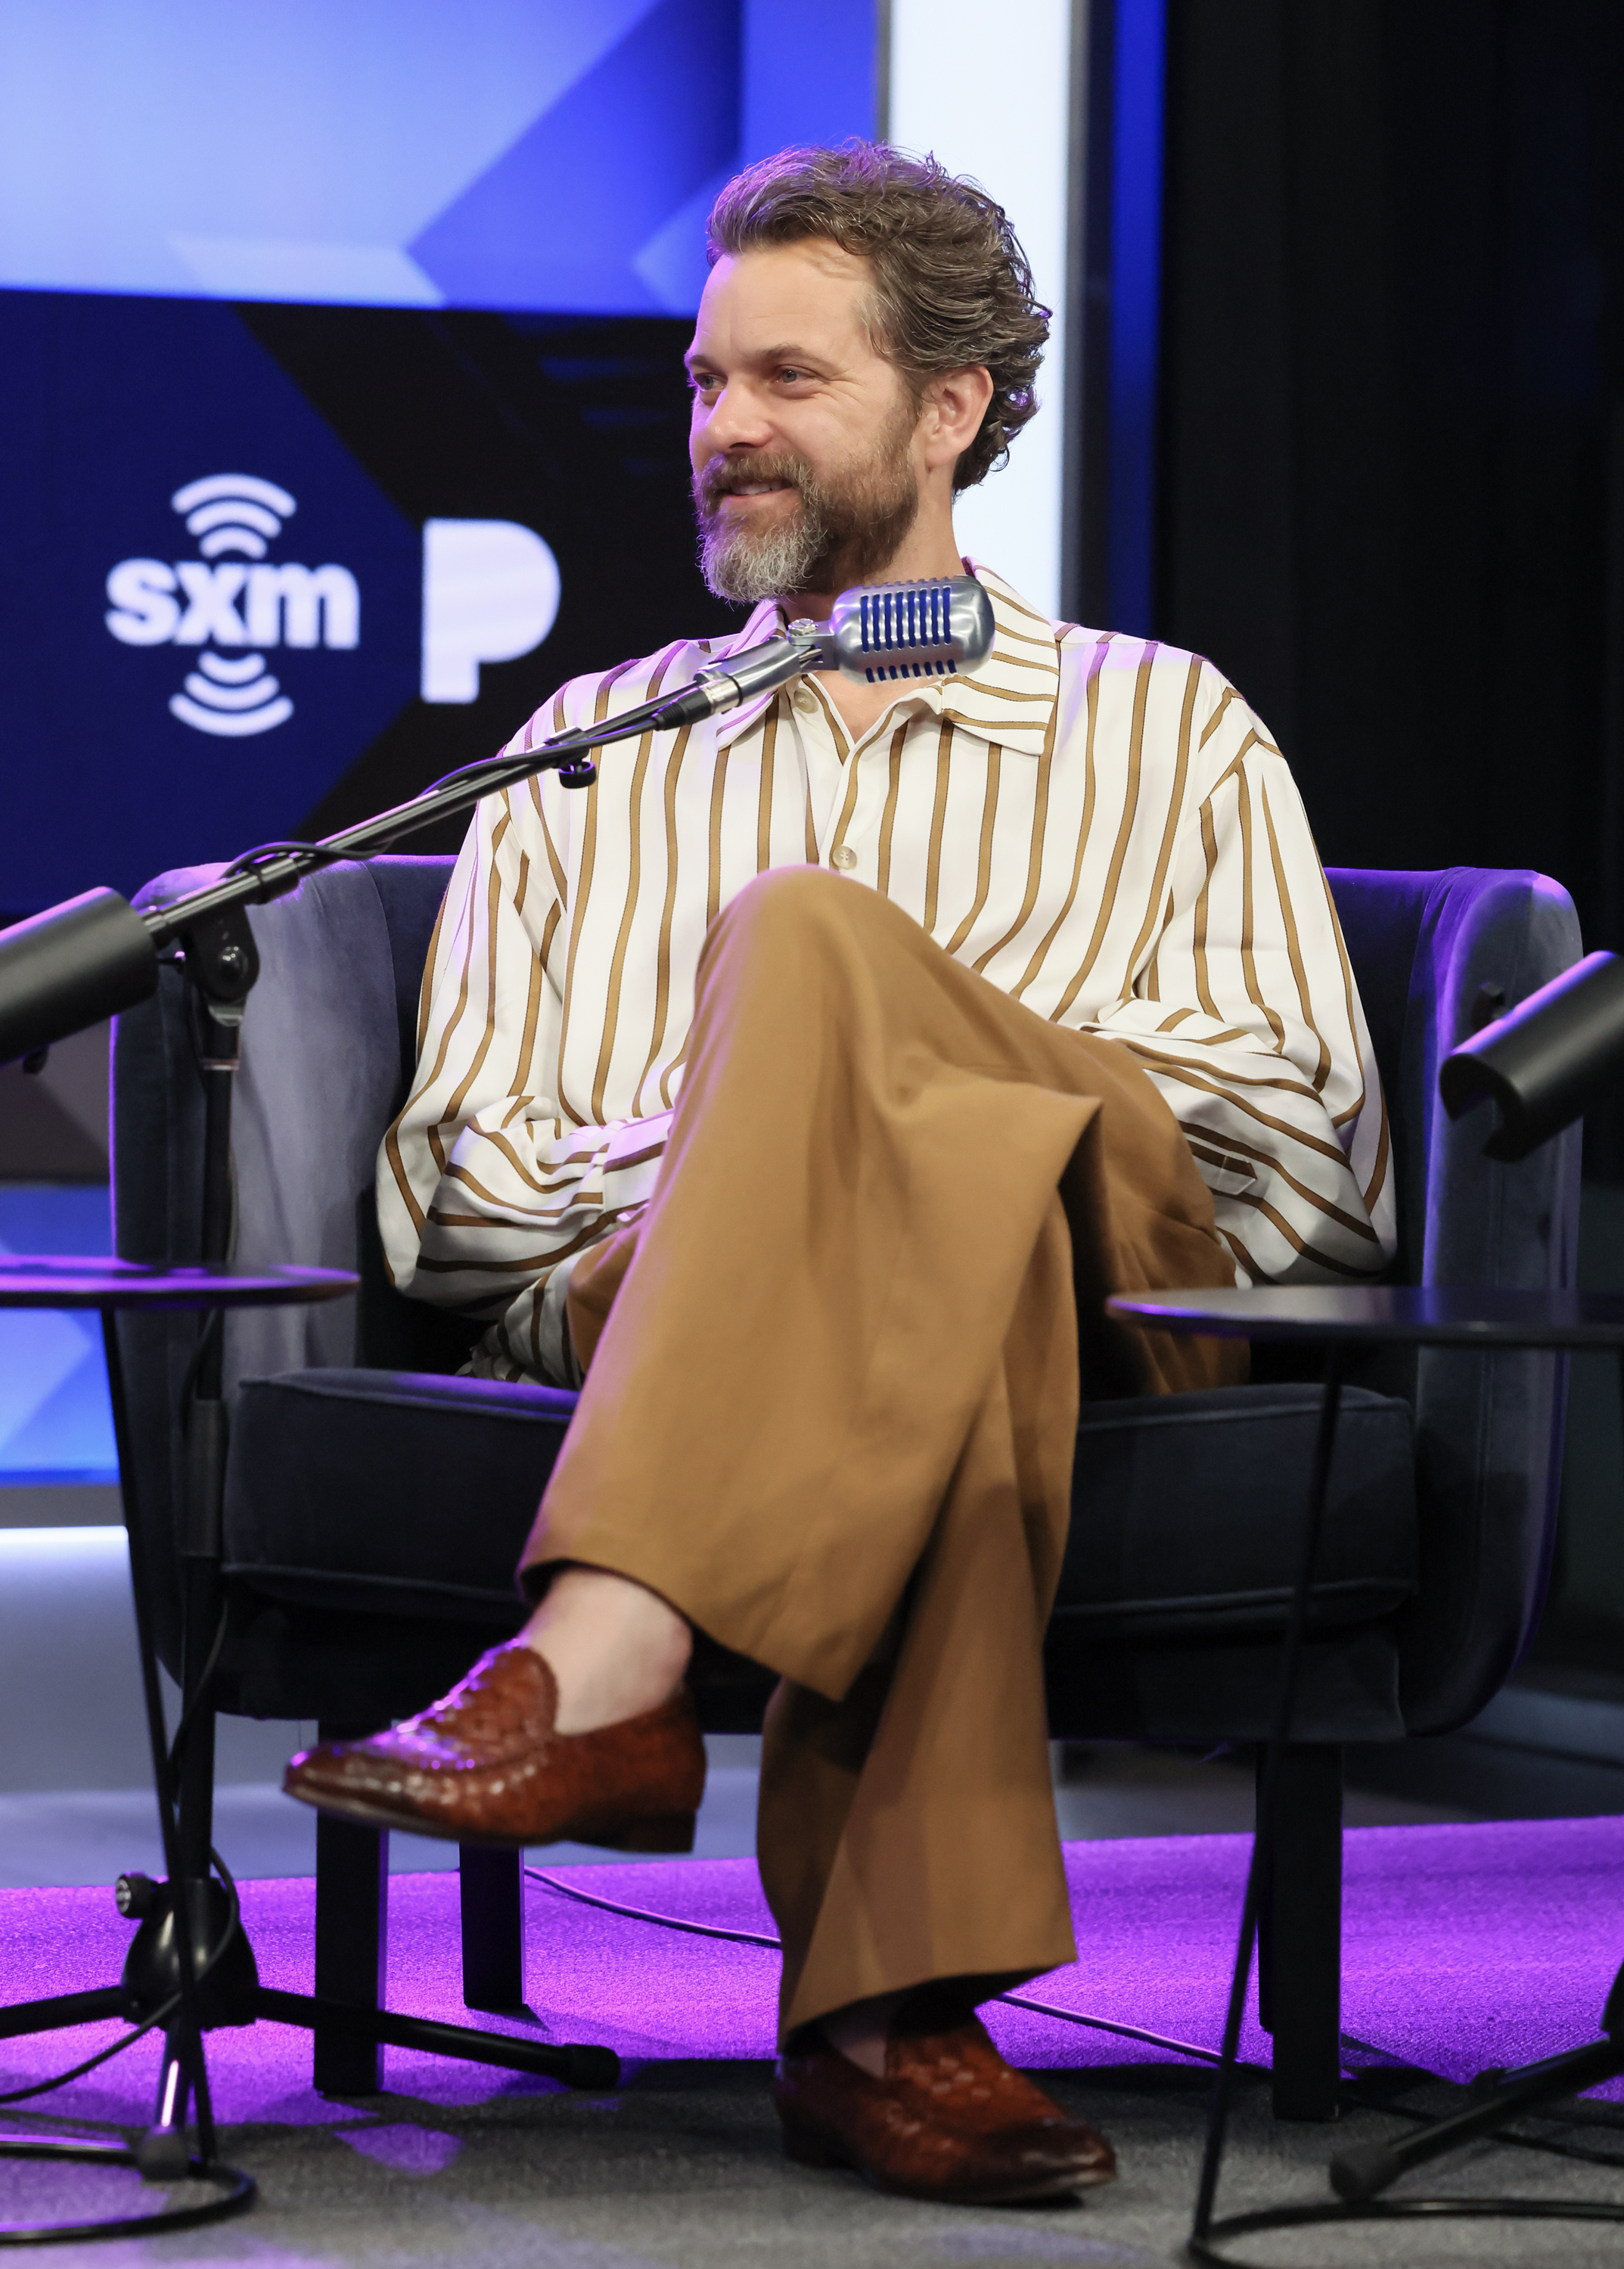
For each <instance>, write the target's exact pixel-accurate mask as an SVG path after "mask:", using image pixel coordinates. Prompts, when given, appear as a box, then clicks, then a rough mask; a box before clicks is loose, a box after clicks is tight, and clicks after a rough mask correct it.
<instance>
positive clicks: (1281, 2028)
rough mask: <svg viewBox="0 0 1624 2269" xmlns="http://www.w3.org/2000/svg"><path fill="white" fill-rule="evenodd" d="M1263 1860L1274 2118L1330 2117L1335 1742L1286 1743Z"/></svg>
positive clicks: (1337, 1913) (1336, 1908) (1262, 1963)
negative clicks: (1270, 1839) (1269, 1847)
mask: <svg viewBox="0 0 1624 2269" xmlns="http://www.w3.org/2000/svg"><path fill="white" fill-rule="evenodd" d="M1262 1767H1263V1756H1262V1753H1261V1752H1259V1773H1261V1771H1262ZM1264 1866H1265V1874H1264V1880H1263V1898H1262V1901H1261V1904H1260V1910H1259V1933H1258V2003H1259V2020H1260V2021H1261V2022H1262V2023H1263V2024H1264V2025H1265V2027H1266V2029H1268V2030H1270V2031H1272V2032H1273V2036H1274V2116H1275V2117H1276V2118H1277V2119H1334V2118H1335V2117H1336V2116H1337V2099H1338V2095H1339V2092H1340V2082H1341V2072H1342V2058H1341V2022H1342V1752H1341V1749H1340V1748H1339V1747H1338V1746H1336V1745H1335V1744H1334V1743H1330V1742H1308V1741H1296V1742H1292V1743H1291V1744H1290V1745H1289V1746H1288V1748H1287V1749H1286V1751H1285V1754H1284V1755H1283V1756H1282V1757H1281V1778H1280V1785H1279V1788H1278V1790H1277V1792H1276V1795H1275V1806H1274V1834H1273V1848H1272V1850H1271V1851H1269V1852H1268V1853H1267V1854H1266V1857H1265V1862H1264Z"/></svg>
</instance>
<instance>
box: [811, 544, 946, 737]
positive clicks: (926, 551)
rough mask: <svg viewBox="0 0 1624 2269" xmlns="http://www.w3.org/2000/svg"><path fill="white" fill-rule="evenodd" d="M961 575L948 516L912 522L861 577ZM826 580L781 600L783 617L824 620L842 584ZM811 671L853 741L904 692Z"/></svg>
mask: <svg viewBox="0 0 1624 2269" xmlns="http://www.w3.org/2000/svg"><path fill="white" fill-rule="evenodd" d="M963 573H964V562H963V559H962V558H961V557H960V556H959V552H958V549H957V546H956V543H955V542H954V537H953V522H952V520H951V518H950V517H949V521H948V524H947V528H946V530H945V532H944V531H943V529H942V528H941V527H939V526H932V527H930V528H921V527H920V526H919V523H918V522H917V521H916V523H915V524H914V526H913V527H912V528H910V530H909V531H908V534H907V536H906V537H905V538H904V541H903V543H901V544H900V545H899V546H898V547H897V551H896V552H895V554H894V555H893V557H892V558H890V559H889V560H888V561H887V562H886V564H885V566H884V568H883V569H882V572H881V573H879V574H877V575H870V576H867V577H866V578H865V579H864V580H866V581H867V582H870V583H911V582H914V581H917V580H920V579H922V578H924V577H926V576H932V577H934V576H952V575H962V574H963ZM830 585H831V588H829V589H828V590H821V591H796V592H794V593H791V594H789V595H786V597H785V598H784V599H783V600H781V601H780V602H779V603H780V604H781V606H782V607H783V610H784V618H785V620H786V622H792V623H793V622H794V621H796V620H797V619H798V618H800V617H803V616H804V617H808V618H809V619H810V620H811V621H813V622H815V623H826V622H827V621H828V620H829V617H830V611H831V610H832V609H833V606H834V603H835V601H836V599H837V598H838V596H839V595H840V592H841V590H842V589H843V588H845V586H844V585H843V584H841V583H840V582H838V580H835V579H834V578H833V577H831V578H830ZM813 674H814V675H815V676H816V678H817V681H818V683H819V684H820V685H821V686H822V687H823V691H824V692H825V693H826V694H827V695H828V696H829V698H830V703H831V704H832V706H833V707H834V709H835V712H836V713H837V714H838V717H839V718H840V721H841V722H842V723H843V724H844V725H845V728H846V730H847V732H849V733H850V734H851V735H852V738H853V743H856V742H858V741H860V740H861V739H862V738H863V737H864V735H866V734H867V733H869V732H870V731H872V730H873V728H874V727H875V724H876V723H877V722H878V721H879V720H880V719H881V718H882V716H883V715H884V714H885V713H886V711H887V710H888V709H889V708H890V707H891V706H892V705H893V704H894V703H895V702H897V701H898V700H900V699H901V698H902V691H904V689H899V688H897V687H896V686H892V685H863V684H859V683H858V681H857V679H856V678H854V677H847V676H844V675H843V674H842V672H841V671H839V670H838V669H820V670H817V671H816V672H814V673H813Z"/></svg>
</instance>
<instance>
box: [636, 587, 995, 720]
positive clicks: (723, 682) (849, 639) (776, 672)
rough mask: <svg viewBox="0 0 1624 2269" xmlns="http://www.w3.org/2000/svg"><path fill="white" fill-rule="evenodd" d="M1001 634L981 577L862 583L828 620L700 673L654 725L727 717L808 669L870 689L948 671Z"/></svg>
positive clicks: (969, 661)
mask: <svg viewBox="0 0 1624 2269" xmlns="http://www.w3.org/2000/svg"><path fill="white" fill-rule="evenodd" d="M992 646H993V604H992V601H991V600H990V599H989V598H988V597H987V595H986V593H985V591H984V590H983V589H982V588H981V586H980V584H979V583H978V582H977V580H976V579H975V577H974V576H973V575H951V576H946V575H944V576H926V577H924V578H922V579H921V580H919V581H917V582H912V583H859V584H857V585H855V586H854V587H853V588H852V589H851V590H849V591H842V592H841V594H840V595H839V597H838V599H837V600H836V601H835V603H834V607H833V609H832V610H831V611H830V617H829V620H828V621H827V622H826V623H814V622H808V621H805V620H802V621H800V622H794V623H792V624H791V625H790V626H789V632H788V634H787V636H786V637H783V638H776V639H768V641H767V642H766V644H765V645H764V646H756V647H750V648H749V652H748V653H745V654H734V655H733V656H732V657H731V658H730V659H729V660H728V661H717V662H712V663H711V665H710V666H709V667H708V668H707V669H702V670H700V671H699V673H698V676H696V677H695V679H694V682H693V684H691V685H689V686H685V687H684V688H683V691H681V692H680V693H676V694H673V696H672V697H671V698H670V700H669V701H668V702H665V703H663V704H662V705H661V708H660V709H659V711H658V712H657V713H656V715H655V716H654V718H653V725H654V727H655V728H656V729H657V730H659V731H661V732H663V731H665V730H667V729H668V728H669V727H671V726H674V725H696V724H698V722H699V721H700V720H701V719H702V718H705V717H720V716H722V715H724V714H725V713H726V712H727V710H729V709H736V708H737V707H738V706H739V705H740V703H741V702H744V701H753V700H754V699H755V698H756V697H757V694H760V693H771V691H772V690H773V688H774V687H775V686H779V685H783V684H786V683H787V682H788V680H789V679H790V678H792V677H800V676H803V675H804V674H805V672H806V671H808V669H838V670H839V671H840V672H841V673H842V675H843V676H846V677H860V678H864V679H866V680H867V683H868V684H870V685H877V684H888V683H890V681H891V680H892V679H896V678H904V677H947V676H951V675H952V674H953V673H954V672H956V671H957V670H959V669H974V668H975V667H976V664H977V663H978V661H985V659H986V656H987V654H989V653H990V652H991V651H992Z"/></svg>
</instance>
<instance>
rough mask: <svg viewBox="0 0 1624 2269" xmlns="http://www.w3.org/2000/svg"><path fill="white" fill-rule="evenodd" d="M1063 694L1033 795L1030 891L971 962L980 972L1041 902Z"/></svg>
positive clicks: (1054, 706) (1053, 707)
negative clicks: (1011, 918) (1056, 730)
mask: <svg viewBox="0 0 1624 2269" xmlns="http://www.w3.org/2000/svg"><path fill="white" fill-rule="evenodd" d="M1059 709H1060V704H1059V696H1058V695H1057V696H1056V698H1055V699H1054V700H1053V701H1052V703H1051V704H1050V708H1049V730H1048V732H1047V734H1046V735H1045V738H1044V752H1043V754H1042V756H1041V757H1039V758H1038V759H1037V788H1036V790H1035V792H1034V794H1033V797H1032V841H1031V847H1030V850H1029V852H1028V854H1027V860H1026V895H1025V897H1024V898H1022V901H1021V911H1020V913H1018V914H1017V915H1016V916H1015V920H1014V921H1012V922H1011V923H1010V925H1009V928H1008V929H1007V930H1006V931H1005V932H1004V934H1003V935H1002V937H1000V939H999V941H998V943H997V944H996V945H990V946H988V948H987V950H986V951H985V953H984V954H982V955H981V956H980V957H979V958H978V960H977V961H975V962H974V963H973V964H972V965H971V966H972V967H973V968H974V969H975V970H976V972H977V973H978V975H979V974H980V973H981V972H984V971H985V968H986V965H987V964H988V962H989V961H992V960H993V959H994V958H995V957H996V956H997V955H999V954H1000V953H1001V952H1002V951H1003V950H1004V948H1005V947H1006V946H1007V945H1009V944H1012V943H1013V942H1014V941H1015V939H1016V938H1017V937H1019V936H1020V935H1021V933H1022V930H1023V929H1024V928H1026V925H1027V922H1028V920H1030V916H1031V912H1032V908H1033V906H1034V905H1036V904H1037V884H1038V882H1039V879H1040V878H1041V876H1042V874H1043V864H1044V837H1045V831H1046V829H1047V826H1048V822H1049V772H1050V769H1051V767H1052V765H1053V762H1054V728H1055V720H1056V719H1057V717H1058V716H1059Z"/></svg>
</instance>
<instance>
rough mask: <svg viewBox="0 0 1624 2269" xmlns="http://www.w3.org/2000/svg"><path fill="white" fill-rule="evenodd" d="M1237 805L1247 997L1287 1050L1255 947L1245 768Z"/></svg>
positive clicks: (1277, 1047) (1277, 1044) (1280, 1049)
mask: <svg viewBox="0 0 1624 2269" xmlns="http://www.w3.org/2000/svg"><path fill="white" fill-rule="evenodd" d="M1235 795H1236V814H1237V816H1238V817H1239V819H1240V823H1241V977H1242V980H1243V981H1244V985H1245V987H1246V998H1247V999H1248V1000H1249V1001H1251V1005H1252V1007H1253V1008H1254V1009H1256V1010H1257V1011H1258V1013H1259V1016H1261V1017H1262V1018H1263V1020H1264V1022H1265V1024H1267V1026H1268V1028H1269V1030H1270V1031H1272V1032H1273V1035H1274V1053H1275V1054H1276V1055H1277V1056H1278V1055H1283V1054H1284V1053H1285V1052H1286V1027H1285V1025H1284V1024H1282V1023H1281V1017H1280V1015H1279V1012H1278V1011H1277V1010H1276V1009H1273V1008H1271V1007H1270V1005H1269V1003H1268V1002H1267V1001H1266V1000H1265V999H1264V997H1263V994H1262V992H1261V991H1260V989H1259V984H1258V962H1257V957H1256V955H1255V954H1254V953H1253V951H1252V942H1251V941H1252V917H1253V905H1252V883H1251V871H1252V857H1251V787H1250V785H1249V783H1248V781H1247V778H1246V775H1245V773H1244V772H1237V773H1236V780H1235Z"/></svg>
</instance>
